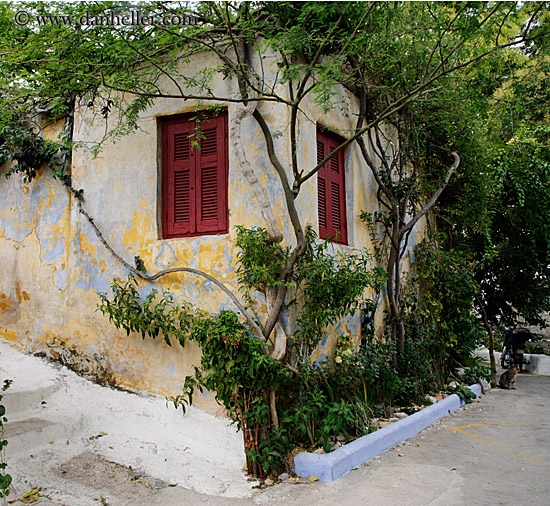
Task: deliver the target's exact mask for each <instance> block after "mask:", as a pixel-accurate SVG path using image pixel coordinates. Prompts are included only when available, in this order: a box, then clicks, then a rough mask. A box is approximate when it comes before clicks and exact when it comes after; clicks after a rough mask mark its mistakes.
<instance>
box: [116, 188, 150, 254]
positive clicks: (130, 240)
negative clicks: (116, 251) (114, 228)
mask: <svg viewBox="0 0 550 506" xmlns="http://www.w3.org/2000/svg"><path fill="white" fill-rule="evenodd" d="M145 202H146V201H145V200H144V199H140V205H141V206H142V207H143V208H147V207H146V205H145ZM151 222H152V216H151V215H150V214H149V213H146V212H141V211H134V214H133V216H132V226H131V227H130V228H129V229H127V230H126V231H125V232H124V233H123V234H122V243H123V244H139V245H140V246H142V247H146V246H148V245H149V243H150V242H151V230H152V226H151Z"/></svg>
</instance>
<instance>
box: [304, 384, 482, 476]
mask: <svg viewBox="0 0 550 506" xmlns="http://www.w3.org/2000/svg"><path fill="white" fill-rule="evenodd" d="M468 388H469V389H470V390H471V391H472V392H473V393H475V394H476V397H479V396H480V395H481V385H479V384H476V385H472V386H470V387H468ZM464 404H465V403H464V401H463V400H462V399H460V397H459V396H458V395H456V394H453V395H449V396H448V397H445V399H442V400H441V401H439V402H436V403H435V404H432V405H431V406H428V407H427V408H424V409H423V410H421V411H418V412H417V413H415V414H414V415H411V416H408V417H407V418H404V419H402V420H399V421H398V422H395V423H392V424H391V425H388V426H387V427H384V428H383V429H379V430H377V431H376V432H373V433H372V434H367V435H366V436H363V437H360V438H359V439H356V440H355V441H352V442H351V443H348V444H346V445H344V446H342V447H340V448H338V449H337V450H335V451H333V452H331V453H328V454H318V453H306V452H303V453H299V454H298V455H296V457H295V458H294V471H295V473H296V474H297V475H298V476H301V477H303V478H310V477H311V476H315V477H316V478H318V479H319V480H320V481H329V482H330V481H335V480H337V479H338V478H341V477H342V476H344V474H346V473H348V472H349V471H351V470H352V469H355V468H356V467H359V466H360V465H362V464H364V463H365V462H368V461H369V460H371V459H372V458H374V457H376V456H377V455H380V454H381V453H384V452H385V451H386V450H389V449H390V448H392V447H393V446H395V445H396V444H397V443H400V442H401V441H404V440H405V439H408V438H410V437H412V436H414V435H415V434H418V433H419V432H420V431H422V430H424V429H425V428H426V427H429V426H430V425H432V424H433V423H435V422H437V421H438V420H439V419H441V418H443V417H444V416H447V415H448V414H449V413H451V412H452V411H454V410H456V409H458V408H460V407H462V406H463V405H464Z"/></svg>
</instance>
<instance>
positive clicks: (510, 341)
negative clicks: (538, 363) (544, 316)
mask: <svg viewBox="0 0 550 506" xmlns="http://www.w3.org/2000/svg"><path fill="white" fill-rule="evenodd" d="M530 339H531V332H529V330H528V329H524V328H516V329H514V328H510V329H508V330H507V331H506V336H505V337H504V347H503V348H502V354H501V355H500V365H501V366H502V367H503V369H510V367H513V366H514V365H519V370H520V371H523V366H524V365H527V364H529V360H526V359H524V358H523V354H524V352H525V343H527V341H529V340H530Z"/></svg>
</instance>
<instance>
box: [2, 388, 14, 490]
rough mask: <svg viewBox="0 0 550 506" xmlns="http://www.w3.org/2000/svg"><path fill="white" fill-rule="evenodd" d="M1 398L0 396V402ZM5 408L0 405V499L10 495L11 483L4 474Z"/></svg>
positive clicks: (10, 479)
mask: <svg viewBox="0 0 550 506" xmlns="http://www.w3.org/2000/svg"><path fill="white" fill-rule="evenodd" d="M10 384H11V380H4V386H3V387H2V391H5V390H6V389H7V388H9V386H10ZM2 398H3V396H2V395H0V401H1V400H2ZM5 415H6V408H5V406H4V405H2V404H0V498H2V497H7V496H9V495H10V485H11V482H12V477H11V476H10V475H9V474H8V473H6V472H5V469H6V467H7V466H8V465H7V464H6V458H5V450H6V446H7V445H8V441H7V440H6V439H5V438H4V424H5V423H6V422H7V421H8V419H7V418H6V416H5Z"/></svg>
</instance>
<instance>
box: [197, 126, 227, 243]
mask: <svg viewBox="0 0 550 506" xmlns="http://www.w3.org/2000/svg"><path fill="white" fill-rule="evenodd" d="M226 131H227V128H226V116H225V115H222V116H218V117H216V118H212V119H210V120H208V121H205V122H204V123H203V124H201V137H202V138H201V139H200V146H201V149H200V151H196V157H197V232H226V231H227V228H228V227H227V170H226V167H227V147H226V146H227V144H226V135H225V132H226Z"/></svg>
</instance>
